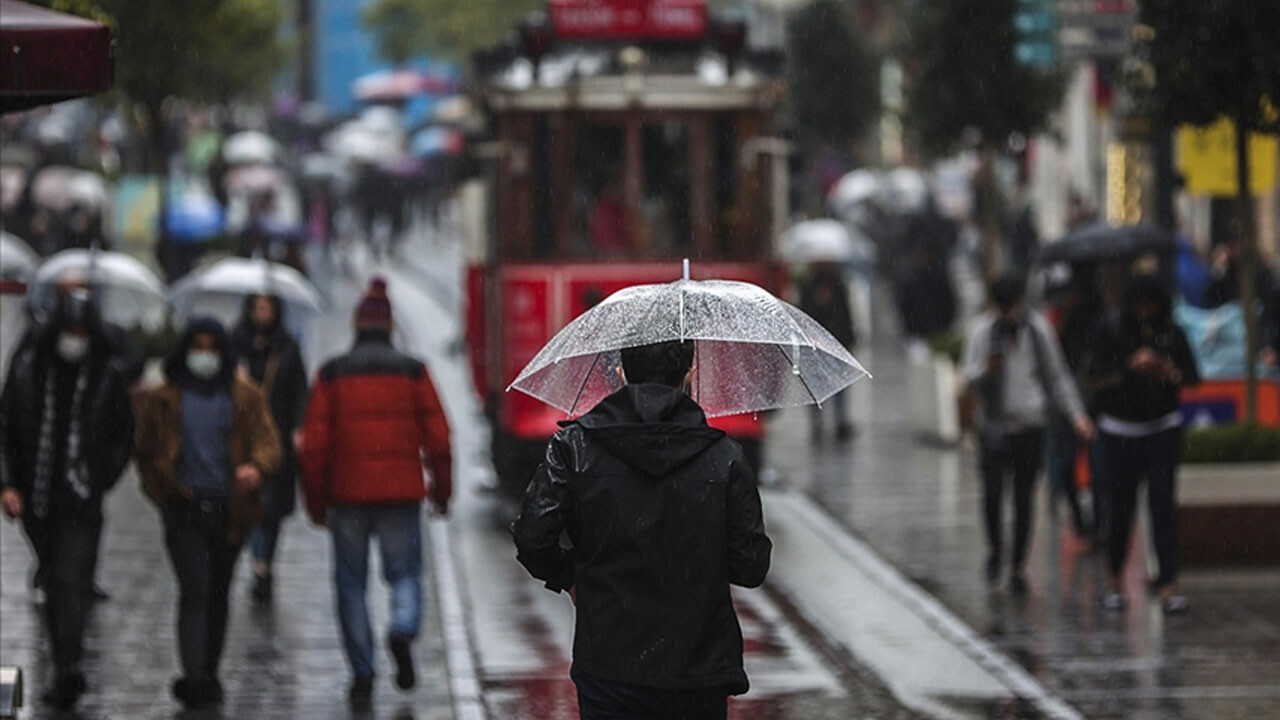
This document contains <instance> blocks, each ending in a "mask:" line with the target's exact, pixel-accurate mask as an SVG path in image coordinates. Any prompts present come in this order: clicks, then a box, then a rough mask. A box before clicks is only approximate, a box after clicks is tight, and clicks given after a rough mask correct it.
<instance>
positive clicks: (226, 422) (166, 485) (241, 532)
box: [137, 318, 282, 707]
mask: <svg viewBox="0 0 1280 720" xmlns="http://www.w3.org/2000/svg"><path fill="white" fill-rule="evenodd" d="M164 370H165V375H166V377H167V380H166V382H165V383H164V384H163V385H161V386H160V387H158V388H155V389H153V390H151V391H148V392H147V393H146V394H145V395H144V396H143V398H142V401H141V403H140V406H141V410H140V415H139V420H138V433H137V459H138V475H139V477H140V479H141V481H142V489H143V491H144V492H145V493H146V495H147V497H148V498H150V499H151V501H152V502H153V503H155V505H156V507H157V508H159V510H160V515H161V518H162V520H163V522H164V540H165V547H166V549H167V550H168V552H169V559H170V561H171V562H172V564H173V569H174V573H175V574H176V575H177V580H178V594H179V604H178V622H177V626H178V628H177V629H178V633H177V634H178V654H179V659H180V661H181V665H182V672H183V674H182V676H181V677H179V678H178V679H177V680H175V681H174V682H173V685H172V688H171V689H172V691H173V695H174V697H175V698H177V699H178V700H180V701H181V702H182V703H183V704H184V705H186V706H187V707H199V706H203V705H208V704H213V703H218V702H221V701H222V695H223V693H222V684H221V682H220V681H219V679H218V665H219V661H220V659H221V657H222V646H223V641H224V639H225V638H226V629H227V597H228V594H229V593H230V590H231V578H232V576H233V574H234V570H235V562H236V558H237V557H238V556H239V554H240V547H241V544H242V543H243V542H244V539H245V537H246V536H247V535H248V532H249V529H250V528H251V527H253V524H254V522H256V520H257V518H258V513H259V510H260V499H261V488H262V483H263V480H264V479H265V478H267V477H270V476H271V475H272V474H273V473H275V472H276V471H277V470H278V469H279V467H280V462H281V457H282V449H281V443H280V438H279V435H278V434H277V432H276V427H275V423H274V422H273V421H272V419H271V411H270V408H269V407H268V406H267V402H266V398H265V397H264V396H263V394H262V391H261V390H260V389H259V388H258V386H257V385H256V384H254V383H253V382H251V381H249V380H246V379H242V378H238V377H236V373H235V355H234V353H233V352H232V350H231V344H230V340H229V339H228V337H227V334H226V331H225V330H223V328H222V325H221V324H220V323H219V322H218V321H217V320H214V319H212V318H195V319H193V320H192V321H191V322H190V323H189V324H188V326H187V329H186V332H185V333H184V335H183V337H182V340H181V342H180V343H179V344H178V348H177V349H176V350H175V351H174V353H173V354H172V355H170V356H169V358H168V359H167V360H166V361H165V366H164Z"/></svg>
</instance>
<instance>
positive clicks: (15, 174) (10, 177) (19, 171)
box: [0, 165, 28, 210]
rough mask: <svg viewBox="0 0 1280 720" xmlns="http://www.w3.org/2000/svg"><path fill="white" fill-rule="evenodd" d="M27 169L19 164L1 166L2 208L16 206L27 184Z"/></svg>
mask: <svg viewBox="0 0 1280 720" xmlns="http://www.w3.org/2000/svg"><path fill="white" fill-rule="evenodd" d="M27 175H28V173H27V171H26V168H23V167H21V166H18V165H3V166H0V209H3V210H8V209H10V208H12V207H16V206H17V204H18V201H19V200H21V199H22V191H23V190H24V189H25V188H26V186H27Z"/></svg>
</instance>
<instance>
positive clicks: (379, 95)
mask: <svg viewBox="0 0 1280 720" xmlns="http://www.w3.org/2000/svg"><path fill="white" fill-rule="evenodd" d="M457 85H458V84H457V81H456V80H454V78H452V77H450V76H448V75H446V74H444V73H438V72H427V71H423V70H414V69H413V68H401V69H399V70H380V71H378V72H374V73H369V74H368V75H362V76H360V77H358V78H356V81H355V82H354V83H353V84H352V85H351V94H352V95H354V96H355V98H356V99H357V100H362V101H364V102H399V101H401V100H407V99H409V98H411V97H414V96H416V95H422V94H425V93H431V94H434V95H441V94H444V93H450V92H455V91H456V90H457Z"/></svg>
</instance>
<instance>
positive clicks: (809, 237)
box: [782, 218, 876, 264]
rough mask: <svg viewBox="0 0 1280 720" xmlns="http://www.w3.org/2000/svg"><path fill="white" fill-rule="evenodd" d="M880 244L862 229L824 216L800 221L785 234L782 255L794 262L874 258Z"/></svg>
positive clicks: (851, 260) (858, 260)
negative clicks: (851, 228)
mask: <svg viewBox="0 0 1280 720" xmlns="http://www.w3.org/2000/svg"><path fill="white" fill-rule="evenodd" d="M875 256H876V248H875V245H874V244H873V243H872V242H871V240H870V239H868V238H867V237H866V235H865V234H864V233H862V231H860V230H856V229H855V230H854V231H852V232H851V231H850V229H849V228H848V227H846V226H845V224H844V223H842V222H840V221H838V220H828V219H825V218H821V219H818V220H806V221H804V222H801V223H796V224H795V225H792V226H791V227H790V228H787V230H786V232H784V233H783V235H782V257H783V258H785V259H786V260H787V262H791V263H797V264H799V263H812V262H848V263H852V262H871V261H874V260H875Z"/></svg>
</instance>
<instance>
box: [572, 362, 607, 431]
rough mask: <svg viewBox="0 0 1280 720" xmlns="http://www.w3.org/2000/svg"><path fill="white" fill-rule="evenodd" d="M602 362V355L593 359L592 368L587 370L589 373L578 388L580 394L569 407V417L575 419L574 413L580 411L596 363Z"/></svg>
mask: <svg viewBox="0 0 1280 720" xmlns="http://www.w3.org/2000/svg"><path fill="white" fill-rule="evenodd" d="M598 362H600V353H596V356H595V357H594V358H592V359H591V367H589V368H587V372H586V373H585V374H584V375H583V376H582V384H581V385H579V386H578V394H577V395H574V396H573V404H572V405H570V406H569V415H568V417H573V411H574V410H577V409H578V401H579V400H581V399H582V391H583V390H586V389H587V381H588V380H590V379H591V372H592V371H593V370H595V369H596V363H598Z"/></svg>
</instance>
